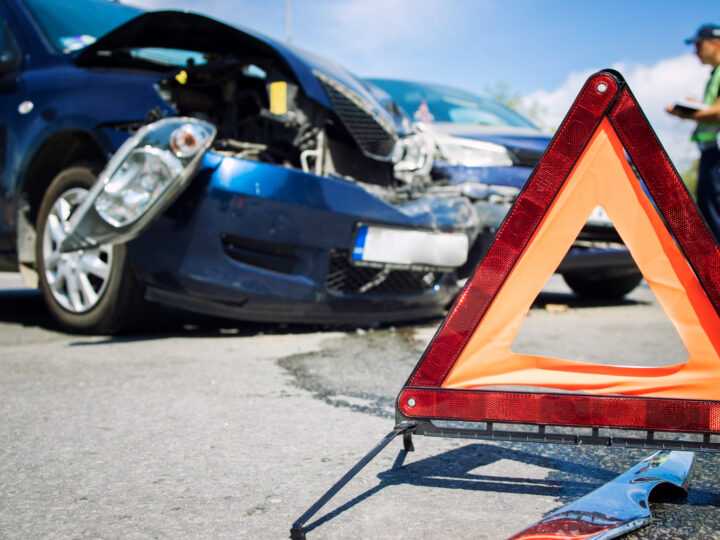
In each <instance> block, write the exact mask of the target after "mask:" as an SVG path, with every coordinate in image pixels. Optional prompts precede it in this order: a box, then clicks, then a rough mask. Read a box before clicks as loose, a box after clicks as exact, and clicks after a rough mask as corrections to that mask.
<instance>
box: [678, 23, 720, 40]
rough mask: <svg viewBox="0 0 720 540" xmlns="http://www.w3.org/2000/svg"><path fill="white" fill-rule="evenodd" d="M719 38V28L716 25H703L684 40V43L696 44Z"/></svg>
mask: <svg viewBox="0 0 720 540" xmlns="http://www.w3.org/2000/svg"><path fill="white" fill-rule="evenodd" d="M711 38H720V26H718V25H717V24H704V25H702V26H701V27H700V28H698V29H697V33H696V34H695V35H694V36H693V37H689V38H687V39H686V40H685V43H697V42H698V41H702V40H703V39H711Z"/></svg>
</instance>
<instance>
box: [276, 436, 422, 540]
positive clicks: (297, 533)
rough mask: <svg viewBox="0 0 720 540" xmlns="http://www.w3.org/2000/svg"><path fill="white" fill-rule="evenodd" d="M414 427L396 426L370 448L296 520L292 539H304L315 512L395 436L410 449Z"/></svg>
mask: <svg viewBox="0 0 720 540" xmlns="http://www.w3.org/2000/svg"><path fill="white" fill-rule="evenodd" d="M414 429H415V423H413V422H406V423H403V424H398V425H397V426H395V429H393V430H392V431H391V432H390V433H388V434H387V435H385V437H384V438H383V439H382V440H381V441H380V442H379V443H378V444H377V445H376V446H375V447H374V448H373V449H372V450H370V452H368V453H367V454H366V455H365V456H364V457H363V458H362V459H361V460H360V461H358V462H357V464H356V465H355V466H354V467H353V468H352V469H350V470H349V471H348V472H347V473H345V475H344V476H343V477H342V478H341V479H340V480H338V481H337V483H336V484H335V485H334V486H333V487H331V488H330V489H329V490H328V491H327V492H326V493H325V494H324V495H323V496H322V497H320V498H319V499H318V500H317V502H315V504H313V505H312V506H311V507H310V508H308V509H307V511H306V512H305V513H304V514H303V515H302V516H300V517H299V518H298V519H297V520H296V521H295V523H293V525H292V529H290V538H292V540H304V539H305V532H306V531H305V524H306V523H307V521H308V520H309V519H310V518H311V517H313V516H314V515H315V514H317V512H318V511H319V510H320V509H321V508H322V507H323V506H325V504H326V503H327V502H328V501H329V500H330V499H332V498H333V497H334V496H335V495H336V494H337V493H338V491H340V490H341V489H342V488H343V487H344V486H345V485H346V484H347V483H348V482H350V480H352V479H353V478H354V477H355V475H356V474H357V473H359V472H360V471H361V470H362V469H363V468H364V467H365V465H367V464H368V463H370V462H371V461H372V460H373V459H374V458H375V456H377V455H378V454H379V453H380V452H382V451H383V450H384V449H385V447H386V446H387V445H388V444H390V443H391V442H392V440H393V439H394V438H395V437H397V436H398V435H402V436H403V439H404V442H405V450H406V451H409V450H408V448H407V444H408V443H407V441H408V440H410V446H412V439H407V438H406V437H407V436H409V435H410V434H411V433H412V432H413V430H414Z"/></svg>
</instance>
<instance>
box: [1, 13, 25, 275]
mask: <svg viewBox="0 0 720 540" xmlns="http://www.w3.org/2000/svg"><path fill="white" fill-rule="evenodd" d="M22 59H23V58H22V50H21V48H20V45H19V42H18V40H17V38H16V36H15V34H14V32H13V31H12V29H11V27H10V24H9V22H8V17H7V13H6V12H5V10H4V7H3V5H2V4H0V270H15V269H16V256H15V243H16V242H15V237H16V216H17V209H16V208H15V201H14V199H13V196H14V192H15V186H14V175H13V174H11V173H10V172H9V170H8V160H9V155H10V148H11V141H10V137H9V132H10V130H9V122H11V121H12V119H13V118H15V117H16V116H17V114H18V112H20V113H21V114H22V110H20V109H22V105H20V104H18V103H16V102H17V98H16V96H19V94H20V92H19V88H20V82H21V81H20V67H21V65H22Z"/></svg>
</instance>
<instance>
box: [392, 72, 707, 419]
mask: <svg viewBox="0 0 720 540" xmlns="http://www.w3.org/2000/svg"><path fill="white" fill-rule="evenodd" d="M627 156H629V157H630V159H631V160H632V163H633V164H634V166H635V169H636V170H637V171H638V173H639V176H640V178H642V181H640V180H639V179H638V176H636V174H635V172H634V171H633V169H632V168H631V166H630V165H629V163H628V160H627ZM643 184H644V186H643ZM644 188H645V189H644ZM597 206H602V207H603V208H604V209H605V210H606V212H607V213H608V215H609V217H610V220H611V221H612V222H613V224H614V225H615V228H616V230H617V232H618V234H619V235H620V236H621V238H622V239H623V241H624V242H625V244H626V246H627V247H628V249H629V250H630V253H631V254H632V255H633V258H634V259H635V261H636V263H637V264H638V267H639V268H640V270H641V272H642V273H643V276H644V277H645V279H646V280H647V282H648V284H649V285H650V287H651V289H652V291H653V292H654V293H655V296H656V298H657V299H658V302H659V303H660V305H661V307H662V308H663V309H664V310H665V312H666V314H667V315H668V318H669V319H670V321H671V322H672V323H673V325H674V326H675V329H676V330H677V332H678V335H679V336H680V339H681V340H682V341H683V344H684V345H685V348H686V349H687V351H688V353H689V359H688V360H687V361H686V362H684V363H679V364H676V365H672V366H663V367H636V366H606V365H597V364H589V363H584V362H578V361H573V360H569V359H557V358H546V357H541V356H532V355H523V354H516V353H514V352H512V351H511V349H510V345H511V343H512V341H513V338H514V337H515V334H516V333H517V331H518V330H519V328H520V326H521V324H522V322H523V320H524V318H525V316H526V315H527V312H528V310H529V309H530V305H531V304H532V302H533V300H534V299H535V298H536V296H537V294H538V293H539V292H540V290H541V288H542V287H543V285H544V284H545V282H546V281H547V279H548V278H549V277H550V275H552V274H553V272H554V271H555V269H556V268H557V266H558V264H559V263H560V261H561V260H562V258H563V256H564V255H565V253H566V252H567V250H568V249H569V247H570V246H571V245H572V243H573V242H574V240H575V239H576V237H577V235H578V233H579V232H580V230H581V229H582V227H583V226H584V224H585V222H586V221H587V218H588V217H589V215H590V213H591V212H592V211H593V209H594V208H596V207H597ZM499 385H502V386H503V387H504V388H505V387H507V386H518V387H519V391H517V392H509V391H499V390H492V389H483V388H485V387H496V386H499ZM527 386H533V387H545V388H548V389H552V390H561V391H562V393H559V392H556V391H549V392H527V391H522V390H520V387H527ZM718 388H720V250H719V249H718V246H717V245H716V243H715V241H714V239H713V237H712V235H711V234H710V232H709V230H708V228H707V226H706V225H705V223H704V221H703V220H702V218H701V217H700V215H699V213H698V211H697V208H696V206H695V204H694V203H693V201H692V199H691V198H690V196H689V195H688V192H687V190H686V189H685V186H684V185H683V183H682V181H681V180H680V178H679V176H678V174H677V171H676V170H675V168H674V167H673V165H672V163H671V162H670V160H669V159H668V157H667V155H666V153H665V151H664V150H663V148H662V146H661V145H660V143H659V141H658V139H657V137H656V136H655V133H654V132H653V130H652V128H651V127H650V125H649V123H648V121H647V119H646V118H645V116H644V114H643V112H642V111H641V110H640V107H639V106H638V104H637V101H636V100H635V98H634V96H633V95H632V93H631V92H630V89H629V88H628V86H627V84H626V83H625V81H624V80H623V78H622V76H621V75H620V74H619V73H617V72H614V71H610V70H607V71H602V72H600V73H597V74H595V75H593V76H592V77H591V78H590V79H589V80H588V81H587V83H586V84H585V86H584V87H583V89H582V91H581V92H580V94H579V96H578V97H577V99H576V100H575V103H574V104H573V106H572V108H571V109H570V112H569V113H568V115H567V116H566V117H565V120H564V121H563V123H562V125H561V126H560V128H559V129H558V131H557V133H556V135H555V137H554V138H553V140H552V142H551V143H550V145H549V147H548V149H547V151H546V153H545V155H544V156H543V158H542V160H541V162H540V163H539V164H538V166H537V168H536V169H535V171H534V172H533V174H532V176H531V177H530V179H529V180H528V182H527V183H526V185H525V187H524V188H523V190H522V192H521V193H520V194H519V196H518V198H517V201H516V202H515V204H514V205H513V207H512V208H511V210H510V212H509V213H508V215H507V217H506V219H505V221H504V223H503V225H502V226H501V227H500V229H499V231H498V233H497V235H496V237H495V240H494V242H493V244H492V245H491V246H490V248H489V250H488V252H487V253H486V255H485V257H484V259H483V260H482V262H481V263H480V265H479V266H478V267H477V269H476V270H475V272H474V274H473V276H472V277H471V279H470V280H468V283H467V284H466V286H465V288H464V289H463V291H462V293H461V294H460V296H459V297H458V299H457V300H456V302H455V305H454V306H453V308H452V310H451V311H450V313H449V314H448V316H447V318H446V319H445V321H444V322H443V324H442V326H441V327H440V329H439V330H438V332H437V334H436V335H435V337H434V338H433V340H432V342H431V343H430V345H429V346H428V349H427V350H426V351H425V354H424V355H423V357H422V359H421V360H420V362H419V363H418V365H417V366H416V368H415V370H414V372H413V373H412V375H411V376H410V378H409V379H408V381H407V383H406V384H405V386H404V387H403V389H402V391H401V392H400V395H399V396H398V400H397V410H398V417H399V419H428V420H433V419H444V420H459V421H469V422H519V423H532V424H548V425H568V426H592V427H620V428H635V429H647V430H670V431H687V432H691V431H697V432H706V433H707V432H720V401H718V398H720V394H718ZM568 392H569V393H568Z"/></svg>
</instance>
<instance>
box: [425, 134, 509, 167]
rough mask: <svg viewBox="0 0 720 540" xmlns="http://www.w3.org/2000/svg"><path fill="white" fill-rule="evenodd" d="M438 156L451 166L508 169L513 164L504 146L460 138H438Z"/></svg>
mask: <svg viewBox="0 0 720 540" xmlns="http://www.w3.org/2000/svg"><path fill="white" fill-rule="evenodd" d="M437 146H438V150H439V152H440V155H441V157H442V158H443V159H445V160H446V161H447V162H448V163H450V164H451V165H462V166H465V167H510V166H512V164H513V161H512V159H511V158H510V154H509V153H508V151H507V149H506V148H505V147H504V146H501V145H499V144H495V143H491V142H487V141H475V140H472V139H466V138H461V137H450V136H448V137H438V138H437Z"/></svg>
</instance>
